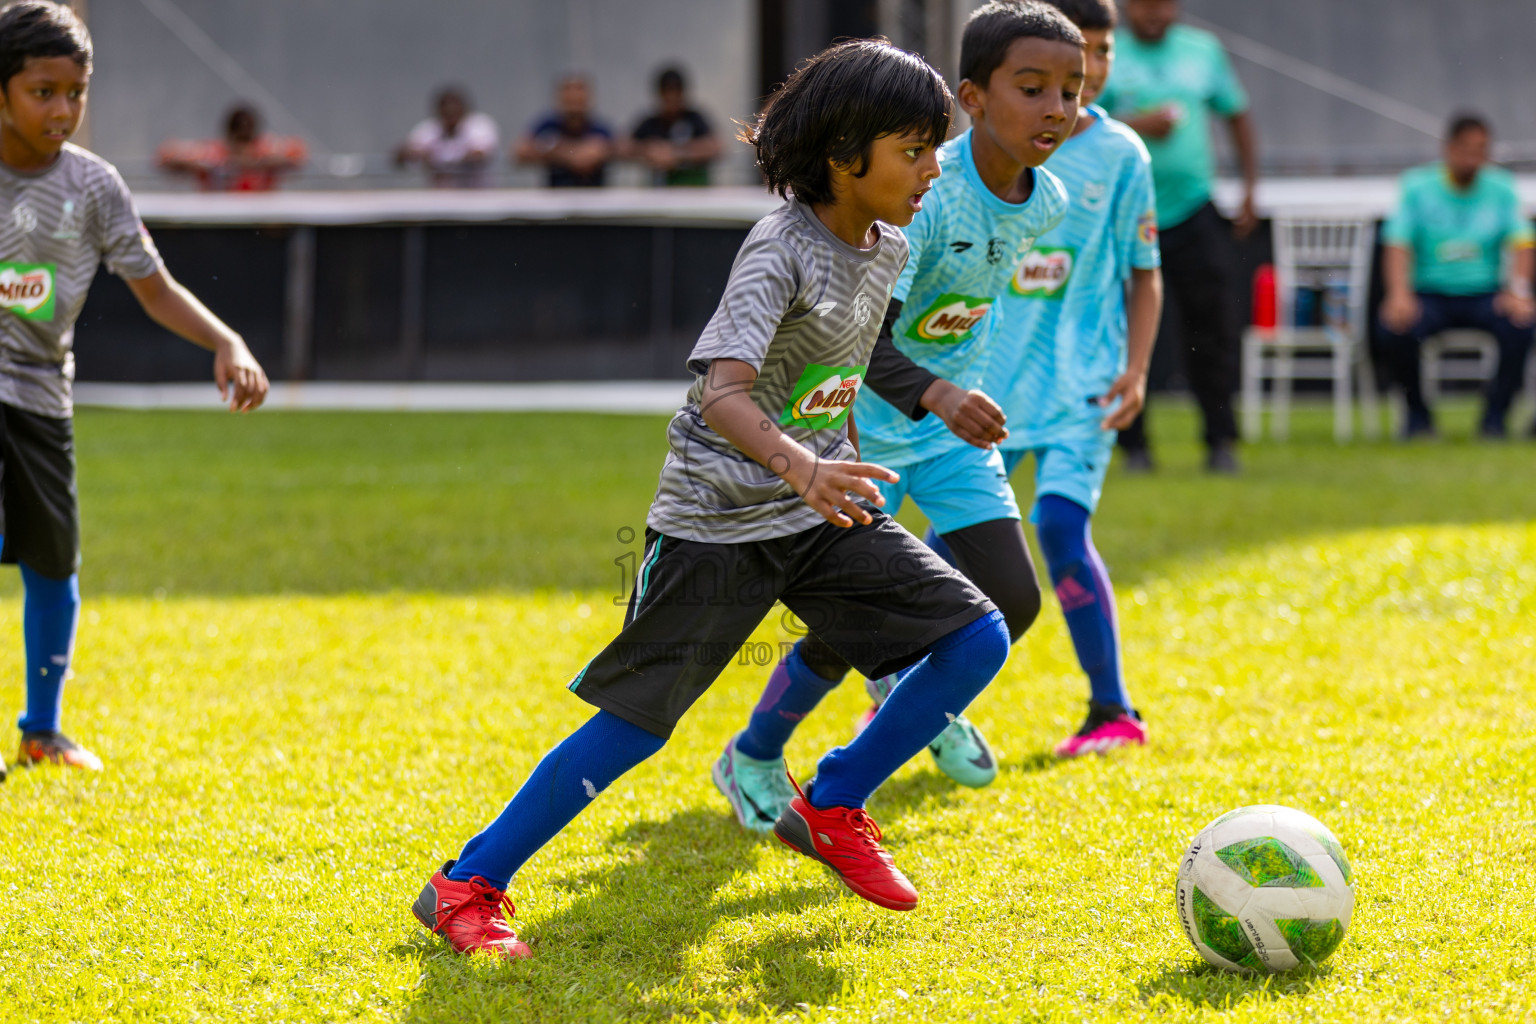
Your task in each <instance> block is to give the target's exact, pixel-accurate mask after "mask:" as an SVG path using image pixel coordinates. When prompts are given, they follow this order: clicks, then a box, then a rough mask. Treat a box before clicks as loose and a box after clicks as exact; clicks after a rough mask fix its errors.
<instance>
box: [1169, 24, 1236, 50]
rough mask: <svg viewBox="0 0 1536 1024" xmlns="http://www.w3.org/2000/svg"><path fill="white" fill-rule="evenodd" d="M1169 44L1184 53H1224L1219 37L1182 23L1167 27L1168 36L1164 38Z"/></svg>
mask: <svg viewBox="0 0 1536 1024" xmlns="http://www.w3.org/2000/svg"><path fill="white" fill-rule="evenodd" d="M1164 38H1165V39H1166V40H1167V41H1168V42H1169V43H1172V44H1173V45H1174V46H1176V47H1178V48H1179V49H1181V50H1183V51H1185V52H1186V53H1199V52H1205V53H1211V52H1215V53H1225V52H1226V51H1225V48H1224V47H1223V46H1222V45H1221V37H1220V36H1218V35H1217V34H1216V33H1214V32H1208V31H1206V30H1205V29H1203V28H1196V27H1195V26H1193V25H1187V24H1185V23H1184V22H1175V23H1174V24H1172V25H1170V26H1168V34H1167V35H1166V36H1165V37H1164Z"/></svg>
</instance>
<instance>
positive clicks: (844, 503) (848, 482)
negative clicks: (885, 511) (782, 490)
mask: <svg viewBox="0 0 1536 1024" xmlns="http://www.w3.org/2000/svg"><path fill="white" fill-rule="evenodd" d="M780 475H781V476H782V477H783V478H784V482H785V483H787V484H789V486H791V487H793V488H794V489H795V493H797V494H799V495H800V497H802V498H804V499H805V503H806V504H807V505H809V506H811V508H813V509H815V510H816V511H817V512H820V513H821V515H822V518H824V519H825V520H826V521H827V522H829V523H831V524H832V525H833V526H845V527H846V526H852V525H853V524H854V523H860V524H862V525H864V526H868V525H869V524H870V523H872V522H874V521H875V520H874V517H873V516H871V515H870V514H869V512H867V511H866V510H865V509H864V508H863V507H862V506H860V504H859V497H856V495H857V496H861V497H863V498H866V499H868V500H869V501H870V502H872V503H873V504H875V505H877V506H884V505H885V498H884V496H883V495H881V493H880V488H878V487H876V486H875V485H874V484H872V483H870V480H884V481H886V482H887V483H895V482H896V481H897V480H900V479H901V477H899V476H898V475H897V474H896V472H895V471H894V470H890V469H886V468H885V467H884V466H877V465H875V464H874V463H873V462H836V461H832V460H828V459H815V458H813V459H812V460H811V461H810V462H806V463H798V464H796V465H795V466H793V467H791V468H790V469H789V471H788V472H785V473H781V474H780Z"/></svg>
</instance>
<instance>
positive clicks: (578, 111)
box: [512, 75, 614, 188]
mask: <svg viewBox="0 0 1536 1024" xmlns="http://www.w3.org/2000/svg"><path fill="white" fill-rule="evenodd" d="M613 152H614V149H613V132H611V131H609V129H608V126H607V125H605V124H603V123H602V122H601V121H598V120H597V119H595V118H594V117H593V116H592V87H591V85H590V84H589V83H588V81H587V79H586V76H584V75H566V76H565V77H564V78H562V79H561V80H560V84H559V86H558V87H557V88H556V90H555V109H554V111H552V112H551V113H550V114H549V115H547V116H546V117H544V118H543V119H541V120H540V121H538V122H537V123H535V124H534V126H533V127H532V128H530V129H529V130H528V134H527V135H524V136H523V137H522V138H521V139H519V140H518V142H517V145H516V146H515V147H514V148H513V150H512V155H513V158H514V159H515V160H516V161H517V162H518V163H520V164H541V165H543V166H544V167H546V168H548V170H549V179H548V184H549V187H550V188H596V187H598V186H600V185H602V184H603V179H604V177H605V175H606V172H607V169H608V161H610V160H612V159H613Z"/></svg>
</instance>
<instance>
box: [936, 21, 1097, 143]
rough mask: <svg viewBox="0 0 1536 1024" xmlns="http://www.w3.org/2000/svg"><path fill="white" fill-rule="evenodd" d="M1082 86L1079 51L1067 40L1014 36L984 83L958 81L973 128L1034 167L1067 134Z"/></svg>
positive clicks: (1080, 54) (962, 102)
mask: <svg viewBox="0 0 1536 1024" xmlns="http://www.w3.org/2000/svg"><path fill="white" fill-rule="evenodd" d="M1082 90H1083V51H1082V50H1081V49H1080V48H1078V47H1076V46H1074V45H1072V44H1071V43H1063V42H1057V41H1056V40H1051V39H1036V38H1032V37H1025V38H1020V39H1015V40H1014V41H1013V43H1012V45H1010V46H1009V47H1008V53H1007V55H1006V56H1005V57H1004V58H1003V62H1002V63H1001V64H999V65H998V66H997V68H996V69H995V70H993V72H992V77H991V78H989V79H988V80H987V83H986V86H985V87H981V86H978V85H977V84H976V83H975V82H972V81H971V80H970V79H966V80H965V81H963V82H961V83H960V93H959V99H960V105H961V106H962V107H964V108H965V112H966V113H967V114H969V115H971V119H972V120H973V121H975V122H976V130H977V131H979V132H986V134H987V135H988V136H989V137H990V138H991V139H992V141H993V142H994V143H995V144H996V145H997V147H998V148H999V149H1001V150H1002V151H1003V152H1004V153H1006V154H1008V156H1009V157H1010V158H1011V159H1012V160H1013V161H1014V162H1016V163H1019V164H1022V165H1024V166H1025V167H1039V166H1040V165H1041V164H1043V163H1045V161H1046V159H1047V158H1048V157H1049V156H1050V155H1051V154H1052V153H1054V152H1056V148H1057V147H1058V146H1060V145H1061V143H1062V142H1063V141H1065V140H1066V138H1067V136H1069V135H1071V134H1072V125H1073V123H1074V122H1076V120H1077V107H1078V102H1079V96H1080V94H1081V93H1082Z"/></svg>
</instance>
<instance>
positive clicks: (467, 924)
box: [411, 861, 533, 960]
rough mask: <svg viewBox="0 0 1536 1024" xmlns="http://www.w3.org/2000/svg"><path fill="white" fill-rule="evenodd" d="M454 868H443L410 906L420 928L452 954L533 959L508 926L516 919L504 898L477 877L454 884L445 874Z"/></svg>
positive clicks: (444, 866)
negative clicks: (444, 943)
mask: <svg viewBox="0 0 1536 1024" xmlns="http://www.w3.org/2000/svg"><path fill="white" fill-rule="evenodd" d="M453 865H454V862H453V861H449V862H448V863H446V864H444V865H443V866H442V868H441V869H440V870H439V871H438V872H437V874H435V875H433V876H432V879H431V880H430V881H429V882H427V887H426V888H425V889H423V890H421V895H420V896H418V897H416V902H415V903H413V904H411V913H413V914H415V915H416V920H418V921H420V922H421V924H422V927H424V928H426V929H428V930H429V931H432V932H434V933H436V934H438V935H441V936H442V937H443V938H445V939H447V940H448V945H450V946H452V947H453V950H454V952H455V953H476V952H481V951H484V952H486V953H490V954H492V955H494V956H500V957H504V958H506V959H508V960H516V959H519V958H521V957H530V956H533V950H531V949H529V948H528V946H527V944H526V943H524V942H523V941H522V940H521V939H519V938H518V937H517V932H515V931H513V930H512V925H510V924H509V923H508V922H507V918H509V917H515V916H517V908H516V907H514V906H512V901H511V900H509V899H507V894H506V893H505V892H504V891H503V890H501V889H498V888H496V887H495V886H494V885H492V884H491V883H490V882H487V881H486V880H485V879H483V878H481V877H480V876H479V875H476V876H475V877H474V878H471V879H470V880H469V881H467V882H456V881H454V880H453V879H451V878H449V877H448V876H447V874H446V872H447V871H448V870H449V869H450V868H452V867H453ZM502 908H506V913H505V914H503V913H502Z"/></svg>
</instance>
